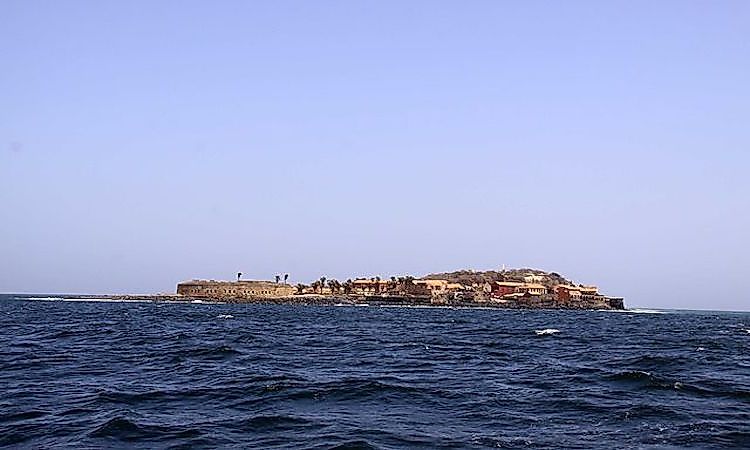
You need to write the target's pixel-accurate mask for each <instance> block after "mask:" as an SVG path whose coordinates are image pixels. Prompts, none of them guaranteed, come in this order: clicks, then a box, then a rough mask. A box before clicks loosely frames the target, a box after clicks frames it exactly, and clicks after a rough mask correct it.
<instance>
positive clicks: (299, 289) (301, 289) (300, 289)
mask: <svg viewBox="0 0 750 450" xmlns="http://www.w3.org/2000/svg"><path fill="white" fill-rule="evenodd" d="M304 291H305V285H304V284H302V283H298V284H297V293H298V294H301V293H303V292H304Z"/></svg>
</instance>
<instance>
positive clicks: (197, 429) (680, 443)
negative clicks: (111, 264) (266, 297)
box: [0, 295, 750, 449]
mask: <svg viewBox="0 0 750 450" xmlns="http://www.w3.org/2000/svg"><path fill="white" fill-rule="evenodd" d="M0 393H1V395H0V446H3V447H11V448H30V449H32V448H33V449H38V448H143V449H155V448H262V449H287V448H289V449H297V448H306V449H307V448H309V449H401V448H425V449H463V448H466V449H482V448H534V449H542V448H550V449H551V448H586V449H589V448H602V449H612V448H685V447H692V448H722V447H723V448H728V447H736V448H750V313H726V312H691V311H633V312H611V311H510V310H493V309H449V308H384V307H300V306H290V305H224V304H210V303H204V304H175V303H155V302H105V301H63V300H61V299H59V298H57V297H55V296H37V297H32V296H25V297H24V296H13V295H5V296H0Z"/></svg>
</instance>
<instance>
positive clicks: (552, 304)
mask: <svg viewBox="0 0 750 450" xmlns="http://www.w3.org/2000/svg"><path fill="white" fill-rule="evenodd" d="M60 298H62V299H76V300H92V301H94V300H110V301H144V302H145V301H150V302H174V303H222V304H280V305H297V306H385V307H388V306H402V307H423V308H424V307H458V308H484V309H486V308H493V309H560V310H625V305H624V303H623V301H622V299H610V300H611V301H612V302H611V303H609V304H605V303H601V302H582V301H580V300H579V301H576V302H574V303H565V304H564V303H560V302H557V301H555V300H554V299H553V298H551V297H542V296H540V297H525V298H522V299H518V300H511V301H509V300H505V301H502V300H489V301H484V302H476V301H465V300H455V299H452V300H443V301H435V299H433V298H431V297H427V296H423V297H416V296H412V297H406V296H346V295H316V294H312V295H292V296H280V297H257V298H206V297H189V296H183V295H174V294H155V295H66V296H61V297H60Z"/></svg>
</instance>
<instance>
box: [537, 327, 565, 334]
mask: <svg viewBox="0 0 750 450" xmlns="http://www.w3.org/2000/svg"><path fill="white" fill-rule="evenodd" d="M559 332H560V330H558V329H555V328H545V329H543V330H534V333H536V335H537V336H547V335H551V334H557V333H559Z"/></svg>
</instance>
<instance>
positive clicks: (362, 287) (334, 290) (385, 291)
mask: <svg viewBox="0 0 750 450" xmlns="http://www.w3.org/2000/svg"><path fill="white" fill-rule="evenodd" d="M543 283H546V284H543ZM548 286H549V287H548ZM296 293H297V294H307V295H338V294H343V295H353V296H364V297H377V296H380V297H388V296H427V297H430V298H433V299H443V300H470V301H475V302H487V301H500V302H503V301H509V300H521V299H523V298H527V297H545V298H547V299H553V300H557V301H559V302H562V303H568V302H575V301H579V300H593V301H596V300H603V299H606V298H607V297H605V296H603V295H601V294H599V289H598V288H597V287H596V286H583V285H578V286H576V285H572V284H557V285H552V286H550V284H549V282H548V280H547V279H546V277H544V276H543V275H537V274H527V275H526V276H524V277H523V280H522V281H494V282H485V283H472V284H471V285H467V284H461V283H454V282H450V281H448V280H442V279H414V278H412V277H401V278H396V277H391V278H390V279H389V280H383V279H380V278H379V277H374V278H357V279H354V280H347V281H346V282H344V283H339V282H338V281H336V280H328V282H327V283H326V280H325V279H321V280H320V281H316V282H314V283H312V285H310V286H305V285H298V291H297V292H296Z"/></svg>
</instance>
